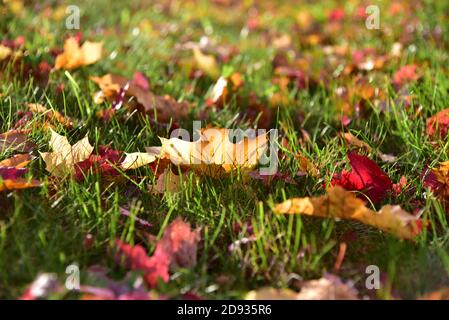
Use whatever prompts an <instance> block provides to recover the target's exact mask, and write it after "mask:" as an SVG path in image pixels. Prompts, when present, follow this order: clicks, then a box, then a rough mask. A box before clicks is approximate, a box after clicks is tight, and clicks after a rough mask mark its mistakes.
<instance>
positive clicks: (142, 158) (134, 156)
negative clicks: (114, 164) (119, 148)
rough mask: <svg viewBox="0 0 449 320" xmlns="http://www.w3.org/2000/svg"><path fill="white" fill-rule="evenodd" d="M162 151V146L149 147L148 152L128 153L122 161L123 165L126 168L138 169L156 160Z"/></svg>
mask: <svg viewBox="0 0 449 320" xmlns="http://www.w3.org/2000/svg"><path fill="white" fill-rule="evenodd" d="M160 152H161V148H160V147H151V148H147V152H133V153H126V154H125V155H126V158H125V160H123V162H122V163H121V167H122V168H123V169H125V170H128V169H137V168H139V167H142V166H145V165H147V164H149V163H152V162H154V161H155V160H156V159H157V158H158V155H159V154H160Z"/></svg>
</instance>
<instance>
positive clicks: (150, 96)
mask: <svg viewBox="0 0 449 320" xmlns="http://www.w3.org/2000/svg"><path fill="white" fill-rule="evenodd" d="M90 79H91V80H92V81H93V82H95V83H96V84H97V85H98V86H99V87H100V89H101V92H100V93H97V94H96V95H95V98H94V99H95V102H96V103H101V102H102V101H103V100H104V99H115V98H116V97H117V96H119V95H120V94H121V91H123V95H127V96H131V97H135V99H136V101H135V104H136V105H135V106H133V105H132V104H129V106H130V107H133V108H135V109H137V110H139V111H140V112H142V113H144V114H148V115H149V116H151V117H154V116H155V117H156V118H157V120H158V121H161V122H164V123H167V122H169V121H170V119H174V120H180V119H183V118H185V117H187V115H188V112H189V110H190V105H189V104H188V103H187V102H178V101H176V100H174V99H173V98H171V97H170V96H168V95H164V96H158V95H156V94H154V93H153V92H151V91H149V90H148V87H149V85H148V86H147V85H146V84H142V82H143V81H142V79H140V78H139V76H134V79H133V80H132V81H130V80H128V79H127V78H125V77H122V76H117V75H112V74H106V75H104V76H102V77H91V78H90ZM123 98H124V97H123ZM120 105H121V103H120V102H119V103H118V104H117V106H120ZM117 106H116V108H118V107H117Z"/></svg>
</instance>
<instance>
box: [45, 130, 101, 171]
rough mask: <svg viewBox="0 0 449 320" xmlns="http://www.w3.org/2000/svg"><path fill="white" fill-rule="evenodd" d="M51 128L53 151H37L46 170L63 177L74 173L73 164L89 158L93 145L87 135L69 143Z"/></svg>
mask: <svg viewBox="0 0 449 320" xmlns="http://www.w3.org/2000/svg"><path fill="white" fill-rule="evenodd" d="M50 130H51V138H50V143H49V145H50V147H51V148H52V149H53V152H39V153H40V155H41V157H42V159H43V160H44V162H45V164H46V168H45V169H46V170H47V171H48V172H50V173H51V174H52V175H54V176H58V177H63V176H65V175H66V174H68V173H70V174H71V173H74V171H75V164H76V163H78V162H81V161H83V160H86V159H87V158H89V156H90V154H91V153H92V151H93V149H94V147H92V146H91V145H90V144H89V139H88V137H87V135H86V136H85V137H84V138H83V139H81V140H80V141H78V142H77V143H75V144H74V145H73V146H72V145H70V143H69V142H68V140H67V138H66V137H64V136H61V135H59V134H57V133H56V132H55V131H53V130H52V129H50Z"/></svg>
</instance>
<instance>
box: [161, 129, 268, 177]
mask: <svg viewBox="0 0 449 320" xmlns="http://www.w3.org/2000/svg"><path fill="white" fill-rule="evenodd" d="M229 134H230V130H228V129H214V128H209V129H204V130H203V131H202V132H201V138H200V139H199V140H198V141H194V142H190V141H184V140H181V139H178V138H171V139H165V138H160V140H161V142H162V150H161V155H162V157H166V158H168V159H170V160H171V162H172V163H173V164H174V165H181V166H187V167H190V168H192V169H193V170H194V171H196V172H198V173H201V174H205V175H209V176H219V175H221V174H223V173H226V172H230V171H232V170H236V169H237V168H241V169H251V168H253V167H254V166H256V165H257V163H258V161H259V160H260V158H261V157H262V155H263V154H264V153H265V151H266V149H267V142H268V140H267V134H263V135H259V136H257V137H255V138H244V139H243V140H242V141H240V142H239V143H236V144H234V143H232V142H231V141H230V139H229Z"/></svg>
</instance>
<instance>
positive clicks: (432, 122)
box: [426, 108, 449, 139]
mask: <svg viewBox="0 0 449 320" xmlns="http://www.w3.org/2000/svg"><path fill="white" fill-rule="evenodd" d="M448 128H449V108H447V109H444V110H441V111H440V112H438V113H436V114H435V115H434V116H432V117H430V118H429V119H427V127H426V133H427V135H428V136H431V137H434V136H436V135H437V134H439V137H440V138H441V139H444V138H445V137H446V135H447V132H448Z"/></svg>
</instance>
